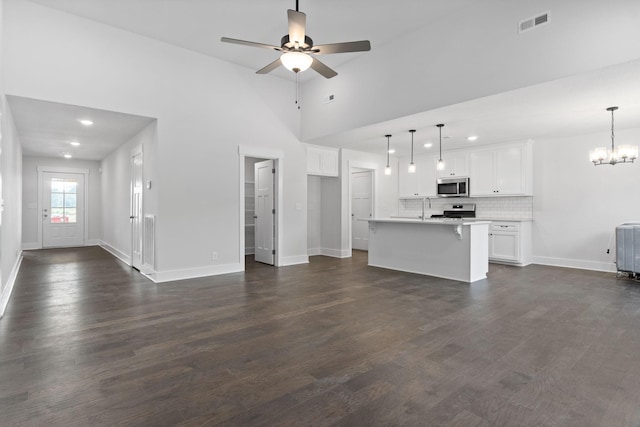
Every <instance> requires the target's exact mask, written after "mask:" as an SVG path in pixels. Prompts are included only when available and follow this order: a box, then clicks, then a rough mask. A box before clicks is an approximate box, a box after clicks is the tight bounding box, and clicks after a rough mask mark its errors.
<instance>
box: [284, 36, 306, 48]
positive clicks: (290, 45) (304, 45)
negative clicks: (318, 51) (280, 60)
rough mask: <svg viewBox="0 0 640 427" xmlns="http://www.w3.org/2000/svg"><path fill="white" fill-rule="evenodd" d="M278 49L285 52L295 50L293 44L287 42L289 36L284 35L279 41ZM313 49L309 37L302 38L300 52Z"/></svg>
mask: <svg viewBox="0 0 640 427" xmlns="http://www.w3.org/2000/svg"><path fill="white" fill-rule="evenodd" d="M280 47H281V48H282V49H285V50H295V49H296V46H295V43H294V42H292V41H290V40H289V34H287V35H285V36H283V37H282V39H280ZM312 47H313V40H311V37H309V36H304V43H303V44H301V45H300V46H299V48H300V50H308V49H311V48H312Z"/></svg>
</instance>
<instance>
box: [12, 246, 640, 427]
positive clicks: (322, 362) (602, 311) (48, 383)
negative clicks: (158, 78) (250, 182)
mask: <svg viewBox="0 0 640 427" xmlns="http://www.w3.org/2000/svg"><path fill="white" fill-rule="evenodd" d="M24 257H25V259H24V261H23V264H22V268H21V270H20V273H19V276H18V281H17V283H16V286H15V289H14V294H13V296H12V298H11V301H10V304H9V307H8V309H7V312H6V315H5V317H4V318H3V319H2V320H0V424H1V425H11V426H13V425H29V426H31V425H47V426H58V425H92V426H93V425H143V426H161V425H216V424H224V425H233V426H242V425H265V426H273V425H284V426H303V425H310V426H322V425H340V426H358V425H362V426H370V425H372V426H373V425H428V426H528V425H531V426H581V427H585V426H596V425H602V426H638V425H640V284H639V283H637V282H633V281H629V280H626V279H616V278H615V275H613V274H605V273H597V272H589V271H580V270H571V269H562V268H550V267H543V266H529V267H526V268H517V267H507V266H499V265H492V266H491V271H490V275H489V276H490V278H489V279H488V280H484V281H480V282H476V283H474V284H472V285H468V284H464V283H460V282H453V281H448V280H443V279H435V278H430V277H424V276H419V275H413V274H403V273H398V272H392V271H387V270H382V269H377V268H370V267H367V266H366V254H363V253H356V254H355V255H354V257H353V258H352V259H345V260H338V259H332V258H325V257H313V258H312V259H311V263H310V264H308V265H301V266H292V267H286V268H280V269H277V268H272V267H268V266H264V265H261V264H256V263H252V262H249V263H248V264H247V271H246V273H239V274H230V275H224V276H218V277H210V278H202V279H195V280H188V281H181V282H173V283H164V284H160V285H155V284H153V283H151V282H149V281H147V280H146V279H145V278H143V277H142V276H140V275H139V274H138V273H136V272H135V271H132V270H131V269H130V268H128V267H126V266H125V265H123V264H122V263H120V262H119V261H117V260H116V259H114V258H113V257H111V256H110V255H109V254H107V253H106V252H104V251H103V250H102V249H100V248H97V247H93V248H84V249H57V250H43V251H30V252H26V253H25V255H24Z"/></svg>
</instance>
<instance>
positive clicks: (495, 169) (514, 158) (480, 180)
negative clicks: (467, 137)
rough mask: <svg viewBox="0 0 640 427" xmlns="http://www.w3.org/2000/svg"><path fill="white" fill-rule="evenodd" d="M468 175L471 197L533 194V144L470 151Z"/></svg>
mask: <svg viewBox="0 0 640 427" xmlns="http://www.w3.org/2000/svg"><path fill="white" fill-rule="evenodd" d="M469 177H470V182H469V188H470V190H471V196H472V197H474V196H476V197H477V196H530V195H532V194H533V188H532V187H533V171H532V144H531V143H530V142H527V143H520V144H510V145H505V146H499V147H493V148H486V149H479V150H474V151H472V152H470V153H469Z"/></svg>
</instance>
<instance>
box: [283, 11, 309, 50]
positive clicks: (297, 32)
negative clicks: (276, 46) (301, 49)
mask: <svg viewBox="0 0 640 427" xmlns="http://www.w3.org/2000/svg"><path fill="white" fill-rule="evenodd" d="M287 17H288V18H289V42H290V43H295V42H298V44H299V45H300V46H302V45H304V36H305V35H306V34H305V33H306V31H307V30H306V28H307V15H305V14H304V13H302V12H298V11H296V10H291V9H289V10H287Z"/></svg>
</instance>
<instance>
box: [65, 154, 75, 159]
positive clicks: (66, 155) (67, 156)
mask: <svg viewBox="0 0 640 427" xmlns="http://www.w3.org/2000/svg"><path fill="white" fill-rule="evenodd" d="M72 157H73V156H72V155H71V154H64V158H65V159H70V158H72Z"/></svg>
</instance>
